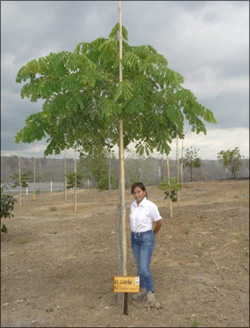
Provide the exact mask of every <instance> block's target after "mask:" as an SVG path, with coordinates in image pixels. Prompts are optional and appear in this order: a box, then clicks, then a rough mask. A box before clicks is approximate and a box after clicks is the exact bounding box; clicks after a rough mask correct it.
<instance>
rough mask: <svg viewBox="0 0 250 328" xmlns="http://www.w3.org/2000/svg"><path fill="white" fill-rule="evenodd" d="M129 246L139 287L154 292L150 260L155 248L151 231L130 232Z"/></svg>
mask: <svg viewBox="0 0 250 328" xmlns="http://www.w3.org/2000/svg"><path fill="white" fill-rule="evenodd" d="M131 245H132V250H133V254H134V258H135V262H136V265H137V274H138V276H140V287H141V288H146V290H147V292H154V285H153V279H152V274H151V271H150V268H149V266H150V260H151V256H152V254H153V250H154V246H155V235H154V233H153V230H149V231H145V232H139V233H136V232H132V233H131Z"/></svg>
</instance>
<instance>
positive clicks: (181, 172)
mask: <svg viewBox="0 0 250 328" xmlns="http://www.w3.org/2000/svg"><path fill="white" fill-rule="evenodd" d="M180 181H181V184H182V189H183V139H181V165H180Z"/></svg>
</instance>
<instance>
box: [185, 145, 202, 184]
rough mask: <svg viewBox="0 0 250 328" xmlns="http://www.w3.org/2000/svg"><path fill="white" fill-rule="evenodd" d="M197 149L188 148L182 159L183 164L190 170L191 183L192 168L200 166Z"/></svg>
mask: <svg viewBox="0 0 250 328" xmlns="http://www.w3.org/2000/svg"><path fill="white" fill-rule="evenodd" d="M198 151H199V149H196V148H194V149H193V147H190V149H189V148H187V149H186V153H185V157H184V158H183V164H184V166H186V167H189V169H190V179H191V181H193V168H198V167H200V166H201V159H200V158H199V157H198Z"/></svg>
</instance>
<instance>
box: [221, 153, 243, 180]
mask: <svg viewBox="0 0 250 328" xmlns="http://www.w3.org/2000/svg"><path fill="white" fill-rule="evenodd" d="M241 157H242V156H241V154H240V149H239V148H238V147H235V148H234V149H233V150H230V149H228V150H226V151H224V150H221V151H220V152H218V156H217V158H218V159H219V162H220V163H222V164H223V166H224V167H225V168H227V169H229V170H230V172H231V173H232V179H236V174H237V171H239V169H240V168H241V166H242V162H241Z"/></svg>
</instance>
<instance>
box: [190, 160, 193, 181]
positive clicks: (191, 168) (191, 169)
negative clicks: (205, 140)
mask: <svg viewBox="0 0 250 328" xmlns="http://www.w3.org/2000/svg"><path fill="white" fill-rule="evenodd" d="M190 173H191V181H193V165H192V164H191V166H190Z"/></svg>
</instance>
